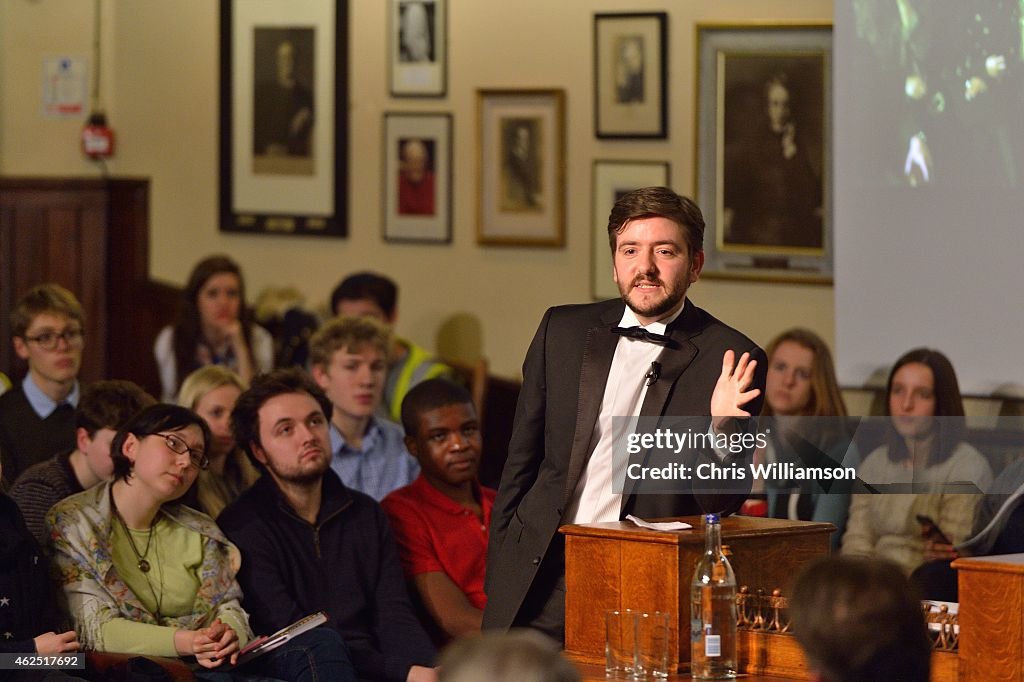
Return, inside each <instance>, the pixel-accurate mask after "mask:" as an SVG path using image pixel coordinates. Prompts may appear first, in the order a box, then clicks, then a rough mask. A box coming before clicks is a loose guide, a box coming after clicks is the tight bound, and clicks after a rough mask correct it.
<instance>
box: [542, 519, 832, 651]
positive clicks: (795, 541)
mask: <svg viewBox="0 0 1024 682" xmlns="http://www.w3.org/2000/svg"><path fill="white" fill-rule="evenodd" d="M676 520H679V521H685V522H687V523H689V524H690V525H691V526H693V528H692V529H690V530H683V531H671V532H663V531H653V530H648V529H645V528H639V527H637V526H635V525H633V524H632V523H629V522H626V521H620V522H616V523H594V524H586V525H578V526H577V525H567V526H562V528H561V529H560V530H561V532H562V533H563V534H564V535H565V587H566V596H565V653H566V655H567V656H569V658H571V659H572V660H574V661H577V662H580V663H595V664H603V663H604V641H605V633H604V612H605V611H606V610H608V609H636V610H640V611H667V612H668V613H669V614H670V615H669V630H670V632H669V665H670V668H671V669H676V670H678V669H679V665H680V664H681V663H687V662H689V659H690V581H691V580H692V579H693V571H694V569H695V567H696V564H697V559H698V558H699V557H700V555H701V554H702V553H703V552H704V530H703V522H702V520H701V517H699V516H689V517H683V518H680V519H676ZM833 531H835V526H833V525H832V524H831V523H815V522H808V521H784V520H780V519H761V518H752V517H746V516H730V517H726V518H724V519H722V543H723V545H725V546H726V547H727V548H728V549H727V552H728V554H729V561H730V563H731V564H732V567H733V570H734V571H735V572H736V583H737V585H746V586H747V587H748V588H749V589H750V591H751V592H753V593H757V591H758V590H764V591H765V593H766V594H771V591H772V590H773V589H776V588H781V589H782V590H788V588H789V584H790V582H791V581H792V580H793V578H794V577H795V576H796V573H797V572H798V570H799V568H800V567H801V566H803V565H804V564H805V563H807V562H808V561H811V560H812V559H816V558H818V557H821V556H826V555H828V553H829V535H830V534H831V533H832V532H833Z"/></svg>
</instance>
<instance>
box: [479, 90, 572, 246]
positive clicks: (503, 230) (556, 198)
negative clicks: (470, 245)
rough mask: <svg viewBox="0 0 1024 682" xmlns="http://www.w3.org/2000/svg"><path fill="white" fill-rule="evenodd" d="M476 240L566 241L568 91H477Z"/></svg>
mask: <svg viewBox="0 0 1024 682" xmlns="http://www.w3.org/2000/svg"><path fill="white" fill-rule="evenodd" d="M477 178H478V182H479V183H480V185H479V190H478V192H477V243H478V244H482V245H494V246H547V247H559V246H562V245H563V244H564V243H565V91H564V90H560V89H532V90H477Z"/></svg>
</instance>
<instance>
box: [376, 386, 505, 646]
mask: <svg viewBox="0 0 1024 682" xmlns="http://www.w3.org/2000/svg"><path fill="white" fill-rule="evenodd" d="M402 425H403V426H404V427H405V444H406V446H407V447H408V448H409V452H411V453H412V454H413V455H414V456H415V457H416V459H417V460H419V463H420V475H419V478H417V479H416V480H415V481H413V482H412V484H411V485H408V486H406V487H404V488H399V489H398V490H396V491H394V492H393V493H391V494H390V495H388V496H387V497H386V498H385V499H384V502H383V507H384V511H385V512H387V514H388V518H389V519H391V528H392V530H393V531H394V533H395V540H397V541H398V553H399V557H400V558H401V559H402V566H403V568H404V569H405V575H406V577H407V578H409V580H411V581H412V582H413V584H414V585H415V586H416V590H417V592H418V593H419V596H420V599H421V600H422V602H423V605H424V606H425V607H426V610H427V611H428V612H429V614H430V616H431V617H432V618H433V620H434V622H435V623H436V624H437V625H438V626H439V627H440V628H441V630H443V632H444V634H445V635H446V637H445V639H447V638H454V637H460V636H462V635H465V634H470V633H474V632H480V622H481V620H482V618H483V613H484V611H483V609H484V605H485V604H486V603H487V595H486V594H484V568H485V563H486V560H487V528H488V526H490V523H491V508H492V507H493V506H494V496H495V491H494V490H491V489H490V488H484V487H483V486H481V485H480V484H479V483H478V482H477V479H476V474H477V469H478V468H479V465H480V452H481V449H482V447H483V445H482V442H481V438H480V423H479V421H478V420H477V415H476V409H475V408H474V407H473V399H472V398H471V397H470V395H469V392H468V391H467V390H466V389H464V388H462V387H461V386H459V385H457V384H453V383H452V382H450V381H448V380H447V379H429V380H427V381H424V382H423V383H422V384H418V385H417V386H415V387H414V388H413V389H412V390H411V391H409V393H408V394H407V395H406V396H405V402H403V403H402Z"/></svg>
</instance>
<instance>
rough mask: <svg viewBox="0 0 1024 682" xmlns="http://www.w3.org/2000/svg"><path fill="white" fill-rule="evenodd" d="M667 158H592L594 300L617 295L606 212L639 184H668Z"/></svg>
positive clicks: (591, 278) (665, 185)
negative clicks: (593, 159) (618, 159)
mask: <svg viewBox="0 0 1024 682" xmlns="http://www.w3.org/2000/svg"><path fill="white" fill-rule="evenodd" d="M670 183H671V180H670V176H669V164H668V162H666V161H604V160H596V161H594V171H593V185H592V189H591V201H592V202H593V203H592V221H593V237H592V239H591V255H592V257H591V261H590V262H591V269H590V282H591V292H592V293H593V297H594V299H595V300H603V299H606V298H618V297H619V290H618V287H616V286H615V282H614V281H613V280H612V251H611V246H610V245H609V243H608V215H609V214H610V213H611V212H612V206H614V205H615V202H616V201H618V199H619V197H621V196H622V195H623V194H626V193H627V192H632V191H633V190H635V189H640V188H641V187H670V186H671V184H670Z"/></svg>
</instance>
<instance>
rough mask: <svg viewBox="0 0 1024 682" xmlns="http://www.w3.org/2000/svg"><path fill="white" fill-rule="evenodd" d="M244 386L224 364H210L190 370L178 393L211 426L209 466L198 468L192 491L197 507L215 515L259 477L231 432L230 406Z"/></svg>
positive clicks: (231, 406) (182, 404)
mask: <svg viewBox="0 0 1024 682" xmlns="http://www.w3.org/2000/svg"><path fill="white" fill-rule="evenodd" d="M246 388H247V386H246V384H245V382H243V381H242V378H241V377H239V376H238V375H237V374H236V373H234V372H232V371H231V370H230V369H228V368H227V367H222V366H220V365H210V366H209V367H202V368H200V369H197V370H196V371H194V372H192V373H191V374H189V375H188V376H187V377H186V378H185V381H183V382H182V384H181V392H180V393H179V394H178V404H179V405H181V406H183V407H187V408H189V409H191V410H195V411H196V414H198V415H199V416H200V417H202V418H203V419H205V420H206V423H207V424H208V425H209V427H210V433H211V436H212V439H211V440H210V449H209V450H208V451H207V455H208V456H209V458H210V466H209V467H207V468H206V469H204V470H203V471H200V472H199V480H198V481H197V482H196V490H195V493H196V500H197V502H198V506H199V509H201V510H202V511H204V512H206V513H207V514H209V515H210V516H211V517H213V518H215V519H216V518H217V517H218V516H220V513H221V512H222V511H224V507H226V506H228V505H229V504H231V503H232V502H234V501H235V499H236V498H238V496H239V495H241V494H242V492H244V491H245V490H247V489H248V488H249V486H251V485H252V484H253V483H255V482H256V479H258V478H259V477H260V472H259V471H258V470H257V469H256V467H255V466H253V464H252V462H250V461H249V456H248V455H246V454H245V452H243V451H242V449H241V448H239V447H237V446H236V444H235V436H234V434H233V433H232V432H231V410H233V409H234V408H235V402H236V401H237V400H238V396H239V395H241V393H242V391H244V390H245V389H246Z"/></svg>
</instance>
